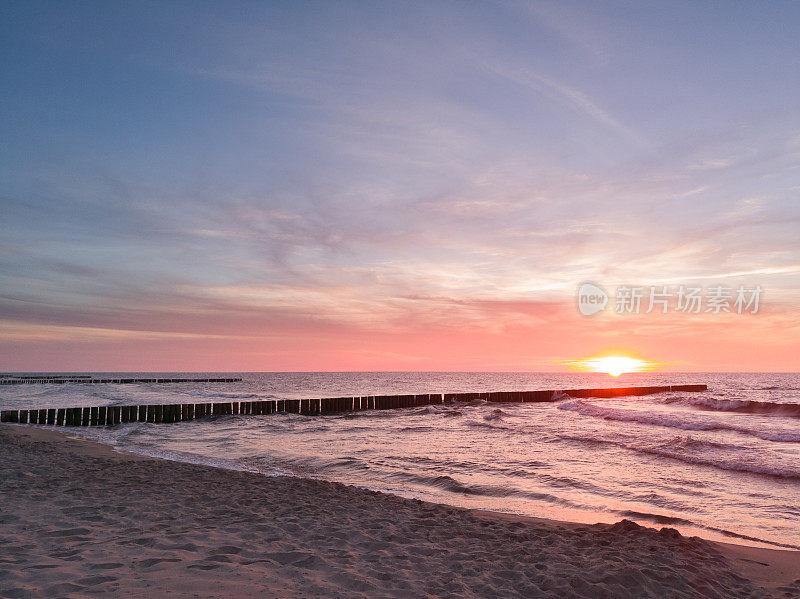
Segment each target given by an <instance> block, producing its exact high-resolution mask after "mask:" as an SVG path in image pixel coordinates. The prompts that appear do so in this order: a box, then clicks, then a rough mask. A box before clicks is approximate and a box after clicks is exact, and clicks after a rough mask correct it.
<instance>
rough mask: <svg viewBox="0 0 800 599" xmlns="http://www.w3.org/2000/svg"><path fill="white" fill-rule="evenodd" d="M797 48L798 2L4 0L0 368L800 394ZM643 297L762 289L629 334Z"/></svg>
mask: <svg viewBox="0 0 800 599" xmlns="http://www.w3.org/2000/svg"><path fill="white" fill-rule="evenodd" d="M798 30H800V3H798V2H790V1H783V2H782V1H774V2H748V3H744V2H742V3H738V2H737V3H733V2H702V3H698V2H692V1H687V2H680V1H669V2H666V1H665V2H634V1H631V2H616V1H611V2H603V3H596V2H585V3H584V2H524V1H519V2H516V1H508V2H505V1H490V2H446V1H434V2H419V3H415V2H398V3H391V2H335V3H334V2H319V3H314V2H243V3H239V2H185V3H183V2H152V3H150V2H134V3H108V2H69V3H59V2H27V1H26V2H22V1H19V2H15V1H8V0H4V1H2V2H0V139H2V144H0V370H2V371H20V370H26V371H37V370H39V371H41V370H50V371H59V370H79V371H80V370H82V371H118V370H128V371H139V370H151V371H178V370H181V371H283V370H289V371H313V370H323V371H324V370H393V371H397V370H420V371H431V370H456V371H472V370H484V371H562V370H568V369H569V366H568V365H567V362H568V361H572V360H577V359H581V358H584V357H590V356H596V355H604V354H606V353H609V352H612V353H613V352H622V353H626V354H629V355H635V356H638V357H642V358H645V359H648V360H652V361H655V362H658V363H660V364H662V368H663V369H665V370H675V371H798V370H800V357H798V356H800V240H799V238H800V235H799V234H800V44H798V43H797V31H798ZM584 282H592V283H594V284H595V285H597V286H599V287H600V288H602V289H603V290H605V291H606V292H607V293H608V295H609V296H610V299H609V304H608V307H607V309H606V310H604V311H602V312H601V313H598V314H595V315H592V316H585V315H583V314H581V313H580V312H579V310H578V306H577V300H576V297H577V296H576V294H577V289H578V286H579V285H580V284H582V283H584ZM654 285H655V286H658V289H659V290H661V289H662V287H663V286H664V285H667V286H668V287H669V289H668V292H669V293H673V292H676V291H677V289H678V287H679V286H686V287H687V288H689V287H694V288H701V289H702V290H703V291H702V293H703V294H704V295H705V296H706V297H707V296H708V294H709V293H711V291H710V290H711V289H713V288H715V287H723V288H724V289H731V290H733V292H736V290H738V288H739V287H740V286H741V287H742V288H743V289H745V290H748V289H755V288H756V286H759V287H760V288H761V289H762V290H763V293H761V294H760V295H759V309H758V311H757V312H756V313H753V311H752V310H751V311H745V312H744V313H742V314H739V313H737V311H736V309H735V306H734V305H733V300H731V305H730V307H731V312H725V311H724V310H722V311H721V312H720V313H715V312H714V311H710V312H709V311H706V306H705V305H704V306H703V307H702V311H701V312H700V313H697V314H695V313H682V312H678V311H677V310H676V309H673V307H672V305H670V307H669V309H668V312H667V313H666V314H665V313H662V311H661V309H660V308H659V309H656V310H653V311H652V312H650V313H649V314H648V313H644V312H646V306H647V299H648V297H647V296H648V294H649V289H650V287H651V286H654ZM620 287H630V288H634V287H635V288H641V289H643V293H644V295H645V297H644V300H643V303H642V310H641V313H638V314H637V313H618V312H617V308H618V307H620V305H621V304H620V300H619V298H620V297H621V296H622V295H624V292H620V291H619V288H620Z"/></svg>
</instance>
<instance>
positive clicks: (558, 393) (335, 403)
mask: <svg viewBox="0 0 800 599" xmlns="http://www.w3.org/2000/svg"><path fill="white" fill-rule="evenodd" d="M707 389H708V387H707V386H706V385H663V386H658V387H612V388H600V389H556V390H548V391H487V392H483V393H480V392H478V393H424V394H417V395H365V396H358V397H355V396H354V397H324V398H317V399H265V400H254V401H226V402H213V403H188V404H148V405H136V406H82V407H78V408H41V409H28V410H3V411H2V412H0V421H2V422H14V423H19V424H49V425H53V426H113V425H115V424H120V423H123V422H152V423H156V424H162V423H163V424H168V423H173V422H182V421H185V420H197V419H198V418H206V417H209V416H228V415H246V416H251V415H252V416H262V415H266V414H275V413H279V412H285V413H290V414H305V415H309V416H310V415H318V414H331V413H335V412H356V411H360V410H391V409H396V408H414V407H422V406H428V405H433V404H442V403H450V402H455V401H476V400H483V401H489V402H497V403H523V402H552V401H556V400H558V399H560V398H562V397H621V396H626V395H651V394H653V393H662V392H664V391H690V392H691V391H706V390H707Z"/></svg>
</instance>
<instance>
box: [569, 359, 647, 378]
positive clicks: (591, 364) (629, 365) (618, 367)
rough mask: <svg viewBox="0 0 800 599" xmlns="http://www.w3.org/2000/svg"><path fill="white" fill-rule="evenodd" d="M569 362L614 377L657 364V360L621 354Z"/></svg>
mask: <svg viewBox="0 0 800 599" xmlns="http://www.w3.org/2000/svg"><path fill="white" fill-rule="evenodd" d="M567 364H569V365H570V366H572V367H573V368H575V369H577V370H581V371H583V372H605V373H606V374H608V375H610V376H613V377H617V376H620V375H622V374H625V373H629V372H645V371H647V370H651V369H652V368H654V367H655V366H657V364H656V363H655V362H648V361H647V360H641V359H639V358H633V357H630V356H621V355H615V356H600V357H596V358H586V359H585V360H570V361H568V362H567Z"/></svg>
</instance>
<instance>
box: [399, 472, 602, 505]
mask: <svg viewBox="0 0 800 599" xmlns="http://www.w3.org/2000/svg"><path fill="white" fill-rule="evenodd" d="M391 478H394V479H397V480H402V481H404V482H410V483H415V484H418V485H421V486H425V487H433V488H436V489H440V490H442V491H447V492H448V493H453V494H457V495H475V496H480V497H497V498H504V497H520V498H524V499H533V500H536V501H544V502H547V503H551V504H555V505H561V506H565V507H572V508H576V509H585V508H586V506H585V505H583V504H581V503H576V502H574V501H571V500H569V499H566V498H564V497H558V496H556V495H551V494H550V493H542V492H537V491H523V490H521V489H515V488H513V487H510V486H499V485H486V484H483V485H480V484H470V483H463V482H460V481H458V480H456V479H455V478H453V477H452V476H449V475H446V474H442V475H425V474H417V473H413V472H402V473H395V474H393V475H391Z"/></svg>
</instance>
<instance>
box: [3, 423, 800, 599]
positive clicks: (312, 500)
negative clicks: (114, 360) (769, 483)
mask: <svg viewBox="0 0 800 599" xmlns="http://www.w3.org/2000/svg"><path fill="white" fill-rule="evenodd" d="M0 456H2V457H1V458H0V489H2V500H1V501H2V503H0V596H2V597H58V596H102V595H112V596H127V597H166V596H169V597H214V596H224V597H254V596H278V597H286V596H292V597H318V596H329V597H358V596H363V597H432V596H456V597H458V596H463V597H509V596H525V597H591V598H601V597H608V598H612V597H613V598H625V597H659V598H660V597H698V596H702V597H798V596H800V552H793V551H779V550H771V549H759V548H752V547H742V546H734V545H727V544H722V543H714V542H711V541H706V540H702V539H698V538H687V537H683V536H681V535H679V534H678V533H677V532H676V531H674V530H670V529H662V530H660V531H659V530H655V529H650V528H643V527H640V526H637V525H636V524H634V523H632V522H627V521H623V522H620V523H617V524H613V525H607V524H598V525H593V526H587V525H582V524H574V523H567V522H556V521H550V520H543V519H536V518H523V517H516V516H508V515H503V514H494V513H489V512H475V511H472V512H471V511H467V510H463V509H459V508H453V507H449V506H444V505H435V504H430V503H424V502H420V501H413V500H407V499H402V498H399V497H395V496H392V495H386V494H382V493H375V492H371V491H366V490H363V489H358V488H355V487H350V486H346V485H342V484H337V483H330V482H323V481H315V480H308V479H300V478H291V477H281V478H267V477H264V476H262V475H259V474H254V473H247V472H233V471H228V470H222V469H217V468H212V467H208V466H197V465H191V464H184V463H179V462H169V461H165V460H158V459H152V458H145V457H141V456H135V455H130V454H125V453H121V452H117V451H115V450H113V449H112V448H110V447H107V446H104V445H101V444H98V443H95V442H92V441H87V440H83V439H74V438H69V437H68V436H66V435H64V434H63V433H61V432H57V431H53V430H44V429H39V428H35V427H23V426H15V425H3V426H2V427H0Z"/></svg>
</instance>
